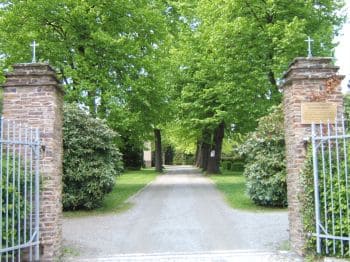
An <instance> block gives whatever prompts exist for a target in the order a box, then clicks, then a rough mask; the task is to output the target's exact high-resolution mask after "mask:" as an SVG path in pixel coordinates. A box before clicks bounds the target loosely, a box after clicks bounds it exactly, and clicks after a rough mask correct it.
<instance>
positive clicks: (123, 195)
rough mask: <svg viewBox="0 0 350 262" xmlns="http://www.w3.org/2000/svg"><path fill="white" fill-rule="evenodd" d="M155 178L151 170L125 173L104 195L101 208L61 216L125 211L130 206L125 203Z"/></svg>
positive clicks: (68, 212)
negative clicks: (110, 190) (109, 191)
mask: <svg viewBox="0 0 350 262" xmlns="http://www.w3.org/2000/svg"><path fill="white" fill-rule="evenodd" d="M156 176H157V173H156V172H155V171H154V170H151V169H142V170H140V171H126V172H124V173H123V174H122V175H121V176H119V177H118V178H117V180H116V185H115V187H114V189H113V191H112V192H111V193H109V194H108V195H106V197H105V198H104V200H103V202H102V205H101V207H99V208H97V209H94V210H78V211H66V212H64V213H63V215H64V217H82V216H90V215H100V214H106V213H119V212H123V211H126V210H128V209H129V208H130V207H131V206H132V204H130V203H127V202H125V201H126V200H127V199H128V198H129V197H131V196H133V195H134V194H136V193H137V192H138V191H139V190H141V189H142V188H144V187H145V186H146V185H147V184H148V183H150V182H151V181H153V180H154V179H155V177H156Z"/></svg>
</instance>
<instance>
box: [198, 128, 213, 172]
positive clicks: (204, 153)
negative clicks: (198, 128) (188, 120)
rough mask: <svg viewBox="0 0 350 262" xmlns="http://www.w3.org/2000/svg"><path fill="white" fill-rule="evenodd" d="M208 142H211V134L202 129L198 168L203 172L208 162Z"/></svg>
mask: <svg viewBox="0 0 350 262" xmlns="http://www.w3.org/2000/svg"><path fill="white" fill-rule="evenodd" d="M210 141H211V133H210V131H209V130H208V129H204V130H203V133H202V145H201V151H200V163H199V167H200V168H202V169H203V171H206V170H207V167H208V160H209V154H210Z"/></svg>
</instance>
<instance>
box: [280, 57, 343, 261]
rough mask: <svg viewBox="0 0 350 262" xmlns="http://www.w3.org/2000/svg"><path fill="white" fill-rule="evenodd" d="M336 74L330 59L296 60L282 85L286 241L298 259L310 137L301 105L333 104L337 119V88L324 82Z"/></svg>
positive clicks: (339, 102) (339, 96)
mask: <svg viewBox="0 0 350 262" xmlns="http://www.w3.org/2000/svg"><path fill="white" fill-rule="evenodd" d="M337 71H338V67H335V66H333V65H331V59H330V58H297V59H295V60H294V61H293V63H292V64H291V65H290V68H289V70H288V71H287V72H286V74H285V82H284V84H283V105H284V114H285V138H286V150H287V152H286V155H287V174H288V175H287V186H288V206H289V207H288V208H289V230H290V240H291V245H292V248H293V249H294V250H295V251H297V252H298V253H299V254H301V255H302V254H303V247H304V244H305V232H304V231H303V224H302V214H301V199H302V194H303V186H302V185H301V179H300V173H301V170H302V168H303V166H304V162H305V157H306V149H307V147H306V144H305V141H304V139H305V138H309V137H310V136H311V125H304V124H301V103H303V102H313V101H322V102H334V103H336V104H337V112H338V115H339V116H341V114H342V112H343V95H342V93H341V87H340V85H339V84H337V85H335V86H334V87H331V88H333V89H332V90H331V88H330V87H329V86H328V85H327V83H329V81H327V80H329V79H330V78H331V77H332V76H335V75H336V74H337ZM340 78H341V77H340Z"/></svg>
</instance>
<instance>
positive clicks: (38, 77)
mask: <svg viewBox="0 0 350 262" xmlns="http://www.w3.org/2000/svg"><path fill="white" fill-rule="evenodd" d="M12 67H13V71H12V72H9V73H6V74H5V76H6V79H7V80H6V83H5V84H4V85H3V87H4V88H5V87H25V86H38V85H40V86H56V87H57V89H58V90H59V91H61V92H63V93H64V90H63V88H62V87H61V85H60V81H59V80H58V79H57V76H56V72H55V70H54V69H53V68H52V67H51V66H50V65H49V64H48V63H25V64H15V65H13V66H12Z"/></svg>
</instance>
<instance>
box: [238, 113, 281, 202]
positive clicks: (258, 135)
mask: <svg viewBox="0 0 350 262" xmlns="http://www.w3.org/2000/svg"><path fill="white" fill-rule="evenodd" d="M239 152H240V154H241V156H244V157H245V159H246V165H245V169H244V175H245V176H246V177H247V189H248V194H249V196H250V198H251V199H252V200H253V201H254V202H255V203H256V204H258V205H262V206H280V207H284V206H287V183H286V176H287V172H286V161H285V142H284V124H283V112H282V108H281V106H278V107H273V108H272V110H271V113H270V114H268V115H267V116H264V117H262V118H260V119H259V123H258V127H257V129H256V131H255V132H253V133H251V134H249V136H248V138H247V140H246V141H245V142H244V143H243V144H242V145H241V147H240V148H239Z"/></svg>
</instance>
